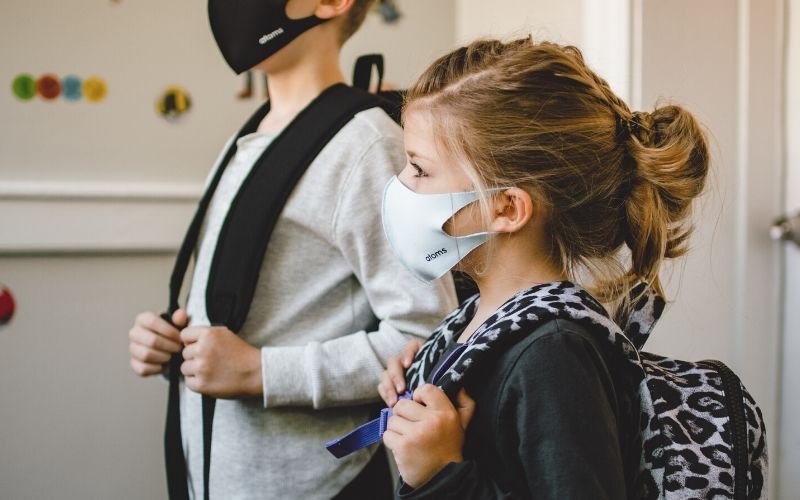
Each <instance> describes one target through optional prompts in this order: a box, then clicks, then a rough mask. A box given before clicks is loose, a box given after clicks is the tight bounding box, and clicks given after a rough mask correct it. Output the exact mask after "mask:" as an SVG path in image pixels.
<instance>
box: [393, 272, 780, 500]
mask: <svg viewBox="0 0 800 500" xmlns="http://www.w3.org/2000/svg"><path fill="white" fill-rule="evenodd" d="M479 301H480V298H479V297H478V296H477V295H475V296H473V297H471V298H469V299H467V300H466V301H465V302H464V303H463V304H462V305H461V307H459V308H458V309H457V310H456V311H454V312H453V313H451V314H450V315H449V316H447V317H446V318H445V319H444V320H443V321H442V323H441V325H440V326H439V328H438V329H437V330H436V331H435V332H434V334H433V335H432V336H431V338H430V339H429V340H428V341H427V342H426V343H425V344H424V345H423V346H422V347H421V349H420V351H419V353H418V354H417V356H416V358H415V361H414V363H413V364H412V366H411V368H409V370H408V372H407V374H406V378H407V380H408V381H409V387H410V388H411V389H412V390H413V389H414V388H416V387H419V386H421V385H423V384H425V383H428V382H429V381H430V378H431V375H432V372H433V369H434V367H435V366H436V364H437V362H438V360H439V357H440V356H441V353H442V352H443V351H444V350H445V348H446V346H447V345H448V343H449V342H450V341H451V340H452V339H453V338H456V337H457V336H458V335H460V333H461V331H463V329H464V328H465V327H466V325H467V324H468V323H469V322H470V320H471V319H472V317H473V316H474V314H475V310H476V308H477V306H478V304H479ZM631 303H632V304H633V308H632V311H631V313H630V314H629V316H628V317H625V318H616V321H615V320H612V319H611V318H610V317H609V315H608V313H607V312H606V310H605V309H604V308H603V306H602V305H601V304H600V303H599V302H597V301H596V300H595V299H594V298H593V297H592V296H591V295H590V294H589V293H588V292H587V291H586V290H585V289H583V288H582V287H580V286H578V285H576V284H574V283H571V282H568V281H561V282H554V283H547V284H543V285H538V286H535V287H533V288H530V289H527V290H524V291H522V292H520V293H518V294H516V295H514V296H513V297H512V298H511V299H509V300H508V301H507V302H506V303H505V304H503V305H502V306H501V307H500V309H498V310H497V311H496V312H495V313H494V314H493V315H492V316H491V317H490V318H489V319H487V320H486V321H485V322H484V323H483V324H482V325H481V326H480V327H479V328H478V329H477V330H476V331H475V333H473V334H472V335H471V336H470V338H469V339H468V340H467V342H466V347H465V348H464V350H463V352H462V353H461V354H460V356H459V357H458V358H457V359H456V360H455V362H453V364H452V365H450V367H449V368H448V369H447V370H446V371H445V372H444V374H442V376H441V377H440V378H439V379H438V380H437V381H436V383H437V385H439V386H440V387H441V388H442V389H443V390H444V391H445V393H447V394H448V395H449V396H450V397H451V398H452V397H453V396H454V395H455V393H456V392H457V391H458V389H459V388H460V387H461V385H462V382H463V380H462V379H463V377H464V376H465V375H466V374H467V372H468V371H469V368H470V366H472V365H474V364H475V363H481V362H482V361H483V360H484V359H486V360H488V359H489V356H490V355H491V354H492V353H493V352H495V351H498V350H499V351H502V349H504V348H507V347H508V346H509V345H510V344H512V343H514V342H516V341H518V340H519V339H521V338H522V337H523V336H524V335H527V334H528V333H530V332H532V331H533V330H535V329H536V327H537V326H539V325H541V324H543V323H545V322H547V321H550V320H552V319H557V318H565V319H570V320H573V321H576V322H578V323H580V324H583V325H584V326H586V327H587V330H588V331H590V332H603V333H602V334H603V336H604V338H605V339H607V341H609V342H611V343H612V344H613V345H614V346H616V347H617V349H618V351H619V353H621V355H622V356H623V359H626V360H627V362H628V365H629V368H630V373H631V376H632V377H636V378H634V379H633V380H634V381H636V382H637V383H638V385H639V391H638V400H639V406H640V409H641V415H642V420H641V425H640V428H639V429H638V433H637V435H636V439H637V440H638V441H639V442H640V444H641V450H642V454H641V460H640V467H639V472H638V475H637V478H636V481H635V484H634V487H633V490H632V497H634V498H646V499H664V500H673V499H675V500H677V499H681V500H683V499H688V498H698V499H699V498H734V485H735V481H734V479H735V478H734V470H735V469H734V466H733V442H734V439H733V435H732V429H733V425H732V419H731V417H730V415H729V408H727V406H726V404H725V393H724V389H723V384H722V379H721V375H720V374H719V373H718V372H717V371H716V370H715V369H714V368H713V367H711V366H708V365H705V364H702V363H689V362H685V361H679V360H673V359H668V358H664V357H661V356H656V355H653V354H649V353H644V352H641V351H640V349H641V348H642V346H643V345H644V343H645V341H646V340H647V338H648V337H649V335H650V333H651V332H652V330H653V327H654V326H655V322H656V321H657V320H658V318H659V317H660V315H661V313H662V311H663V310H664V301H663V300H662V299H661V298H660V297H658V296H657V295H655V294H654V293H653V292H652V291H651V289H650V288H649V287H647V286H646V285H644V284H643V285H639V286H638V287H636V288H634V290H633V291H632V295H631ZM619 325H624V329H623V328H620V326H619ZM740 385H741V384H740ZM741 388H742V395H743V407H744V414H745V417H746V418H745V420H746V430H747V432H746V440H747V452H748V456H747V460H748V462H747V465H748V470H747V478H746V482H747V484H746V486H747V488H746V490H747V496H746V498H748V499H758V498H766V495H767V493H766V484H765V478H766V477H767V453H766V431H765V428H764V419H763V417H762V416H761V411H760V410H759V408H758V407H757V406H756V404H755V402H754V401H753V398H752V397H751V396H750V394H748V393H747V391H746V390H744V387H743V386H741Z"/></svg>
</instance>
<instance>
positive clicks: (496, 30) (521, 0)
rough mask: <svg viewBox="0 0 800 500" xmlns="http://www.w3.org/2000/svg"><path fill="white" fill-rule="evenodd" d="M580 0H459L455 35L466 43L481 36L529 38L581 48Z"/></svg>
mask: <svg viewBox="0 0 800 500" xmlns="http://www.w3.org/2000/svg"><path fill="white" fill-rule="evenodd" d="M581 15H582V2H581V0H562V1H559V2H553V1H551V0H504V1H502V2H485V1H481V0H456V36H457V40H458V42H460V43H465V42H468V41H470V40H472V39H473V38H477V37H481V36H490V35H491V36H499V37H501V38H508V37H509V36H526V35H528V34H530V33H533V35H534V36H535V37H536V38H544V39H549V40H552V41H554V42H559V43H572V44H578V45H580V43H581V41H582V29H583V25H582V22H583V20H582V17H581Z"/></svg>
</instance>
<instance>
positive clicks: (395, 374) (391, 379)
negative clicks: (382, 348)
mask: <svg viewBox="0 0 800 500" xmlns="http://www.w3.org/2000/svg"><path fill="white" fill-rule="evenodd" d="M421 345H422V343H421V342H420V341H419V340H412V341H410V342H409V343H408V344H406V346H405V348H404V349H403V354H401V355H400V356H394V357H391V358H389V360H388V361H387V362H386V370H384V371H383V374H382V375H381V383H380V384H378V394H380V395H381V398H383V401H384V402H385V403H386V406H388V407H389V408H391V407H392V406H394V404H395V403H397V395H398V394H402V393H403V392H405V390H406V370H407V369H408V367H410V366H411V363H413V362H414V355H415V354H416V353H417V351H419V348H420V346H421Z"/></svg>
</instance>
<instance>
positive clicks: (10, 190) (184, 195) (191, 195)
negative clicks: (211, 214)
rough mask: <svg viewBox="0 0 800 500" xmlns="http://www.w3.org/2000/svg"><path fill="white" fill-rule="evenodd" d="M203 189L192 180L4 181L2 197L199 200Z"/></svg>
mask: <svg viewBox="0 0 800 500" xmlns="http://www.w3.org/2000/svg"><path fill="white" fill-rule="evenodd" d="M202 191H203V185H202V184H199V183H188V182H120V181H114V182H74V181H73V182H68V181H46V182H42V181H2V182H0V200H159V201H186V200H193V201H196V200H197V199H199V197H200V195H201V193H202Z"/></svg>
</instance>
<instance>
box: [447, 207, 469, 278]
mask: <svg viewBox="0 0 800 500" xmlns="http://www.w3.org/2000/svg"><path fill="white" fill-rule="evenodd" d="M467 206H469V205H468V204H467V205H464V207H461V209H459V212H460V211H461V210H463V209H464V208H465V207H467ZM455 209H456V204H455V202H454V201H453V193H450V213H452V214H453V215H452V216H451V217H450V218H449V219H447V220H452V221H453V229H455V217H456V214H457V213H458V212H456V211H455ZM444 223H445V224H447V221H445V222H444ZM442 231H444V224H442ZM445 232H447V231H445ZM448 236H450V237H451V238H453V239H454V240H455V242H456V254H458V261H459V262H461V259H463V258H464V256H462V255H461V246H460V245H459V244H458V236H453V235H452V234H450V235H448Z"/></svg>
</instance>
